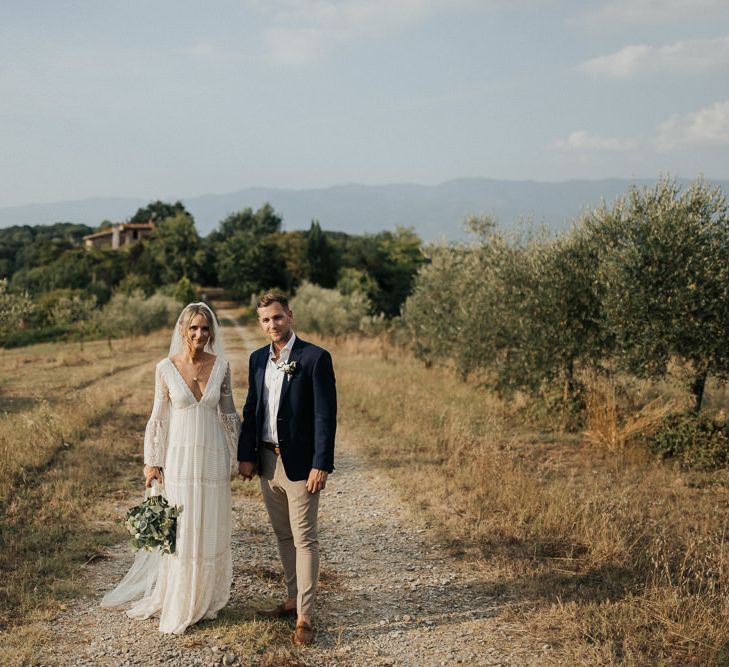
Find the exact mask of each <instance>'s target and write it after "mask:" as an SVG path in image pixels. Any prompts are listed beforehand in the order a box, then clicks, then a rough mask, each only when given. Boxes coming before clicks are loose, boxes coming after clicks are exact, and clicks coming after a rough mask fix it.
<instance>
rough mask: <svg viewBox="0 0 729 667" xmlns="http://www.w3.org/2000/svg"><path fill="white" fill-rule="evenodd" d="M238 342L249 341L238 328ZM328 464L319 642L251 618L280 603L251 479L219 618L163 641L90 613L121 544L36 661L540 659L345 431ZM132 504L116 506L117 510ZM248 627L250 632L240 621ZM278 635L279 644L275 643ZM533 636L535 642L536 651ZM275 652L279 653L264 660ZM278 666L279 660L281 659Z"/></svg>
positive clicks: (476, 570) (142, 627)
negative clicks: (293, 639) (298, 643)
mask: <svg viewBox="0 0 729 667" xmlns="http://www.w3.org/2000/svg"><path fill="white" fill-rule="evenodd" d="M239 333H240V334H241V335H242V336H245V338H244V341H245V343H246V347H248V345H249V344H252V343H253V340H252V339H250V338H249V337H248V335H247V332H246V331H245V330H244V329H241V330H240V332H239ZM342 436H343V437H342V438H341V439H339V440H338V444H337V447H338V450H337V457H336V464H337V470H336V472H335V474H334V475H332V476H331V477H330V481H329V483H328V485H327V488H326V490H325V491H324V492H323V493H324V495H323V497H322V501H321V506H320V545H321V552H322V572H321V585H320V592H319V594H318V596H317V608H318V615H317V618H316V624H317V627H318V637H317V643H316V645H315V646H314V647H311V648H306V649H303V650H300V649H293V648H291V646H290V644H289V641H288V637H289V636H290V631H291V627H292V626H290V625H289V623H288V622H284V621H277V622H270V621H259V620H255V619H254V616H253V610H254V609H255V607H256V606H259V605H261V604H267V603H269V602H275V603H277V602H278V601H279V600H281V599H283V598H282V596H283V593H284V588H283V584H282V577H281V576H280V574H279V573H280V564H279V560H278V554H277V551H276V547H275V540H274V537H273V533H272V531H271V529H270V527H269V524H268V519H267V516H266V513H265V509H264V507H263V504H262V501H261V497H260V493H259V492H258V487H257V485H255V486H253V485H248V486H244V485H243V484H242V483H241V482H237V483H236V484H235V486H234V496H233V503H234V508H233V513H234V528H233V562H234V581H233V593H232V597H231V602H230V605H229V611H227V612H226V613H224V614H222V615H221V620H219V621H211V622H206V623H203V624H200V625H199V626H195V627H193V628H190V629H189V630H188V632H187V633H186V634H185V635H183V636H182V637H177V636H170V635H162V634H160V633H159V632H158V631H157V621H156V620H154V619H150V620H148V621H133V620H131V619H128V618H127V617H126V615H125V614H123V613H121V612H119V611H109V610H104V609H101V608H100V607H99V600H100V598H101V596H102V595H103V593H104V592H105V591H106V590H108V589H109V588H111V587H113V586H114V585H115V584H116V582H118V580H119V579H120V578H121V576H122V575H123V574H124V572H125V571H126V570H127V568H128V567H129V565H130V563H131V561H132V559H133V554H131V553H130V551H129V550H128V547H127V546H126V545H120V546H118V547H116V548H114V549H111V550H110V551H109V553H108V557H107V558H104V559H102V560H99V561H96V562H94V563H90V564H89V565H87V566H86V567H85V568H84V572H83V574H82V576H83V577H85V578H86V579H87V581H88V584H89V586H90V589H91V590H94V591H97V593H96V595H94V596H93V597H88V598H85V599H81V600H77V601H75V602H74V603H73V604H71V605H69V606H68V608H67V609H66V610H65V611H64V612H63V613H62V614H61V615H60V616H59V617H58V618H56V619H55V620H54V621H53V623H52V630H53V633H54V636H55V638H54V641H53V642H52V643H50V644H48V645H47V646H46V647H45V649H44V650H43V651H42V653H41V655H39V662H38V663H37V664H42V665H114V666H117V665H157V664H166V665H185V666H186V665H221V664H235V665H238V664H243V665H248V664H260V665H272V664H280V665H317V666H319V665H321V666H327V665H352V666H353V667H356V666H360V665H362V666H364V665H367V666H368V667H371V666H374V665H403V666H410V665H411V666H417V667H421V666H423V667H425V666H430V665H436V666H438V665H456V664H464V665H528V664H543V663H544V662H551V660H549V658H550V657H552V656H550V655H549V654H550V648H549V647H548V646H543V645H540V644H536V642H535V641H534V640H531V639H530V638H528V637H526V636H525V635H524V634H523V631H520V629H519V628H518V627H513V626H511V625H509V624H507V623H506V622H505V621H504V620H503V619H502V618H500V614H501V611H502V609H503V606H504V604H505V603H508V602H509V601H510V600H509V593H508V591H507V592H506V593H500V594H498V595H497V594H495V593H494V590H500V589H501V588H503V587H498V586H496V584H498V582H496V581H493V580H492V579H491V578H490V577H489V574H488V572H487V571H486V569H485V567H484V565H483V563H482V562H479V561H477V560H468V559H462V558H459V559H457V558H454V557H452V556H451V555H449V552H448V550H447V548H445V547H444V546H443V545H439V544H437V543H436V542H435V541H434V537H433V535H432V534H431V533H430V531H429V530H427V529H424V528H420V527H419V525H420V524H419V522H418V519H417V517H416V516H415V515H414V514H412V513H411V510H409V509H408V508H407V507H404V506H403V503H402V501H401V500H400V499H399V498H398V496H397V494H396V493H395V492H394V491H393V490H392V489H391V482H390V480H389V479H388V478H387V477H386V476H385V475H384V474H383V473H382V472H379V471H377V470H376V469H374V468H373V466H371V465H369V464H368V463H367V462H366V461H364V460H362V458H361V457H360V455H359V454H358V453H357V451H356V448H355V447H354V446H353V444H354V443H350V442H348V441H347V437H346V433H344V434H342ZM133 501H135V499H133V498H123V499H118V500H115V501H114V502H115V506H114V512H115V513H116V515H117V516H121V515H123V513H124V511H125V509H126V507H128V506H129V505H130V504H132V502H133ZM267 624H268V625H269V626H271V627H272V628H273V629H274V630H277V631H278V633H279V634H278V635H277V636H276V637H274V639H272V640H270V641H269V642H268V644H266V645H265V647H264V648H261V646H260V645H259V646H258V648H256V647H254V646H251V647H250V649H249V650H241V648H240V646H238V648H237V649H234V648H231V646H234V645H235V642H232V641H231V636H233V637H234V636H235V635H236V633H239V634H240V636H250V635H251V629H253V634H255V633H261V634H262V635H263V634H265V633H266V626H267ZM246 626H249V627H248V628H246ZM277 642H278V644H277ZM535 644H536V645H535ZM271 651H273V652H274V653H275V652H276V651H279V653H276V655H279V656H280V657H279V658H275V657H273V658H272V657H271ZM277 660H280V662H279V661H277Z"/></svg>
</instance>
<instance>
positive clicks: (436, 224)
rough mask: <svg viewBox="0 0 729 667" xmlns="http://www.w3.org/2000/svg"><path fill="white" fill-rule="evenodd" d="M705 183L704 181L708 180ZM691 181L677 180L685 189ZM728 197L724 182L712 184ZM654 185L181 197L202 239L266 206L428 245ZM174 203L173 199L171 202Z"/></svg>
mask: <svg viewBox="0 0 729 667" xmlns="http://www.w3.org/2000/svg"><path fill="white" fill-rule="evenodd" d="M707 180H709V179H707ZM687 182H688V181H681V183H682V184H685V183H687ZM710 182H711V183H712V184H715V185H719V186H721V188H722V190H723V191H724V192H725V193H727V194H729V181H726V180H723V181H722V180H710ZM633 184H635V185H638V186H645V185H647V186H652V185H654V184H655V180H646V179H639V180H628V179H605V180H597V181H563V182H559V183H545V182H537V181H499V180H492V179H486V178H471V179H458V180H453V181H448V182H446V183H441V184H440V185H409V184H393V185H337V186H333V187H329V188H320V189H309V190H287V189H276V188H247V189H245V190H239V191H238V192H231V193H229V194H219V195H202V196H199V197H186V198H185V197H182V198H180V199H181V200H182V202H183V203H184V204H185V207H186V208H187V210H188V211H190V213H192V214H193V216H194V217H195V222H196V225H197V228H198V231H199V232H200V234H202V235H203V236H204V235H206V234H208V233H209V232H211V231H212V230H213V229H215V228H216V227H217V225H218V223H219V222H220V220H222V219H223V218H224V217H225V216H226V215H228V214H229V213H231V212H233V211H238V210H240V209H243V208H246V207H251V208H253V209H257V208H258V207H260V206H261V205H262V204H263V203H264V202H270V203H271V205H272V206H273V207H274V209H275V210H276V211H277V212H278V213H279V214H280V215H281V216H282V217H283V220H284V229H287V230H293V229H307V228H308V227H309V225H310V224H311V221H312V220H319V222H320V223H321V225H322V228H323V229H326V230H331V231H341V232H348V233H352V234H362V233H365V232H378V231H381V230H383V229H394V228H395V227H396V226H397V225H403V226H412V227H414V228H415V230H416V231H417V232H418V234H420V236H421V237H422V238H423V239H425V240H435V239H439V238H444V237H445V238H448V239H452V240H455V239H459V238H463V237H464V236H465V231H464V227H463V222H464V220H465V219H466V218H467V217H468V216H470V215H480V214H484V213H488V214H490V215H492V216H494V218H495V219H496V220H497V222H499V224H500V225H501V226H503V227H513V226H515V225H519V224H521V223H522V222H527V223H533V224H537V225H542V224H543V225H545V226H547V227H549V228H551V229H554V230H560V229H565V228H567V227H569V225H570V223H571V222H572V221H573V220H575V219H576V218H577V217H578V216H579V215H580V213H581V212H582V211H583V210H585V209H586V208H594V207H595V206H598V205H599V204H600V202H601V200H602V199H604V200H605V201H607V202H608V203H610V202H612V201H614V200H615V198H616V197H618V196H620V195H622V194H624V193H625V192H627V190H628V188H629V187H630V185H633ZM173 200H174V199H171V200H170V201H173ZM148 203H149V201H148V200H146V199H139V198H119V197H96V198H93V199H84V200H79V201H65V202H55V203H50V204H28V205H26V206H14V207H9V208H0V227H8V226H10V225H39V224H51V223H54V222H80V223H85V224H87V225H91V226H96V225H98V224H99V223H101V221H102V220H111V221H113V222H123V221H124V220H126V219H128V218H130V217H131V216H132V215H134V213H135V212H136V210H137V209H138V208H139V207H141V206H145V205H146V204H148Z"/></svg>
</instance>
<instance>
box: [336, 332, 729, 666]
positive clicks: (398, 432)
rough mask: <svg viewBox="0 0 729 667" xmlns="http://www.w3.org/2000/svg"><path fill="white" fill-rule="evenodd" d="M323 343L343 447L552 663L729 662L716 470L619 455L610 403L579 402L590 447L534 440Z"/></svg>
mask: <svg viewBox="0 0 729 667" xmlns="http://www.w3.org/2000/svg"><path fill="white" fill-rule="evenodd" d="M324 344H325V345H327V346H329V347H330V348H331V349H332V351H333V353H334V359H335V368H336V371H337V379H338V383H339V388H340V397H341V402H342V410H341V414H342V416H343V417H342V421H343V424H342V426H343V431H344V433H345V434H346V437H348V438H349V439H351V440H352V441H353V442H356V443H357V444H359V446H360V447H362V449H363V450H364V451H365V452H367V456H368V459H369V460H370V461H372V462H373V465H378V466H381V467H382V469H383V470H385V471H387V472H389V473H390V474H391V475H392V477H393V479H394V481H395V483H396V486H397V487H398V488H399V490H400V492H401V493H402V495H403V497H404V498H405V501H406V502H409V503H410V504H411V505H413V506H415V507H419V508H421V509H422V510H423V511H424V513H425V516H426V517H428V520H429V521H430V522H431V523H432V524H433V525H434V526H438V528H439V530H440V531H441V532H442V536H443V538H444V539H445V540H447V541H449V542H450V543H451V544H452V545H453V547H454V550H455V552H456V553H457V552H459V551H460V552H463V553H465V554H468V553H474V552H475V553H477V554H478V555H479V558H481V559H483V560H484V561H485V562H486V563H487V564H488V566H489V568H490V570H491V572H495V573H497V574H498V576H499V579H500V580H501V582H502V583H503V584H504V585H505V586H506V587H507V588H508V589H509V590H510V591H511V594H512V595H511V597H512V598H515V599H516V600H517V602H514V603H512V604H511V607H510V608H511V612H510V613H511V614H513V615H515V616H518V617H519V618H520V619H521V620H522V622H523V623H525V624H526V626H527V627H528V628H529V629H530V631H531V632H532V633H533V634H535V635H536V636H538V637H539V638H540V640H543V641H544V643H549V644H550V645H552V646H553V647H555V649H556V650H555V651H554V652H553V655H554V656H555V657H554V660H555V661H559V660H562V661H563V662H566V664H576V663H591V664H619V663H628V664H674V665H685V664H722V663H724V664H726V662H727V661H729V603H728V602H727V595H726V593H727V590H728V589H727V586H728V585H729V571H728V570H727V566H726V564H725V556H724V553H725V551H726V550H727V547H726V544H725V542H726V539H725V537H726V535H725V534H726V527H727V526H726V523H727V520H726V510H727V506H728V505H729V477H728V476H727V473H726V472H717V473H713V474H705V473H696V472H695V473H684V472H681V471H680V470H674V469H673V468H671V467H668V466H665V465H663V464H660V463H658V462H656V461H655V460H652V459H650V458H649V457H648V456H647V455H644V454H642V453H641V451H639V450H631V449H630V448H629V447H628V445H627V444H626V442H627V436H628V434H629V433H630V431H631V430H632V429H633V428H635V425H634V424H631V423H628V424H626V423H620V422H619V421H618V422H616V421H615V419H614V418H613V416H614V415H613V412H614V407H611V403H610V401H611V400H612V399H609V398H605V397H603V398H602V399H598V398H595V399H594V400H595V402H596V405H594V406H593V415H594V420H593V422H592V428H593V436H592V437H591V441H589V442H588V441H585V440H584V439H582V438H575V437H573V436H564V435H560V434H555V433H546V434H544V433H540V432H537V431H535V430H533V429H531V428H529V427H528V426H526V425H524V423H523V421H522V420H521V419H520V413H519V411H518V410H517V409H516V407H515V406H513V405H511V404H509V403H507V402H504V401H502V400H500V399H499V398H497V397H496V396H494V395H492V394H489V393H488V392H486V391H484V390H483V389H482V388H480V389H479V390H476V387H475V386H474V385H472V384H470V383H467V382H462V381H459V380H458V379H457V378H455V377H454V376H453V375H452V374H451V373H449V372H447V371H444V370H441V369H426V368H424V367H423V366H422V365H421V364H419V363H417V362H416V361H414V360H413V359H412V358H411V357H410V356H409V355H408V354H406V353H403V352H402V351H398V350H394V349H391V350H389V351H388V352H387V354H386V355H383V353H382V349H383V343H382V341H363V340H360V339H349V340H347V341H344V342H342V341H340V342H335V341H326V342H325V343H324ZM385 357H386V358H385ZM599 401H602V403H603V407H602V415H601V416H600V415H598V413H599V412H600V411H599V410H598V409H597V403H598V402H599ZM658 411H659V412H660V410H658ZM649 412H650V411H649ZM653 418H654V415H651V414H649V413H648V412H647V413H646V414H645V415H643V417H642V418H641V419H639V420H638V421H641V422H642V421H646V420H651V419H653ZM598 422H600V423H601V424H602V425H599V424H598ZM607 425H610V428H608V429H607V430H606V428H605V427H606V426H607ZM598 435H599V437H598ZM596 443H598V444H599V446H596ZM617 450H622V451H623V453H624V455H623V456H615V455H614V454H615V452H616V451H617ZM495 590H499V589H498V587H496V588H495Z"/></svg>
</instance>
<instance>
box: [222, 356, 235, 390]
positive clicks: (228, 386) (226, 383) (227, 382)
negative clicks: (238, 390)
mask: <svg viewBox="0 0 729 667" xmlns="http://www.w3.org/2000/svg"><path fill="white" fill-rule="evenodd" d="M220 395H221V396H232V395H233V383H232V381H231V379H230V364H228V363H226V365H225V375H224V376H223V383H222V384H221V385H220Z"/></svg>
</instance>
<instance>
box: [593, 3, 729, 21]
mask: <svg viewBox="0 0 729 667" xmlns="http://www.w3.org/2000/svg"><path fill="white" fill-rule="evenodd" d="M727 4H728V3H727V2H726V0H608V2H603V3H602V5H600V6H599V7H598V8H597V9H595V10H594V11H592V12H589V13H587V14H585V15H584V16H583V19H582V20H583V22H585V23H589V24H592V25H596V26H601V25H604V24H605V23H639V24H640V23H646V22H651V23H667V22H671V21H681V20H683V19H686V18H695V17H696V16H699V15H701V16H710V15H716V14H724V13H728V10H729V7H727Z"/></svg>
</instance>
